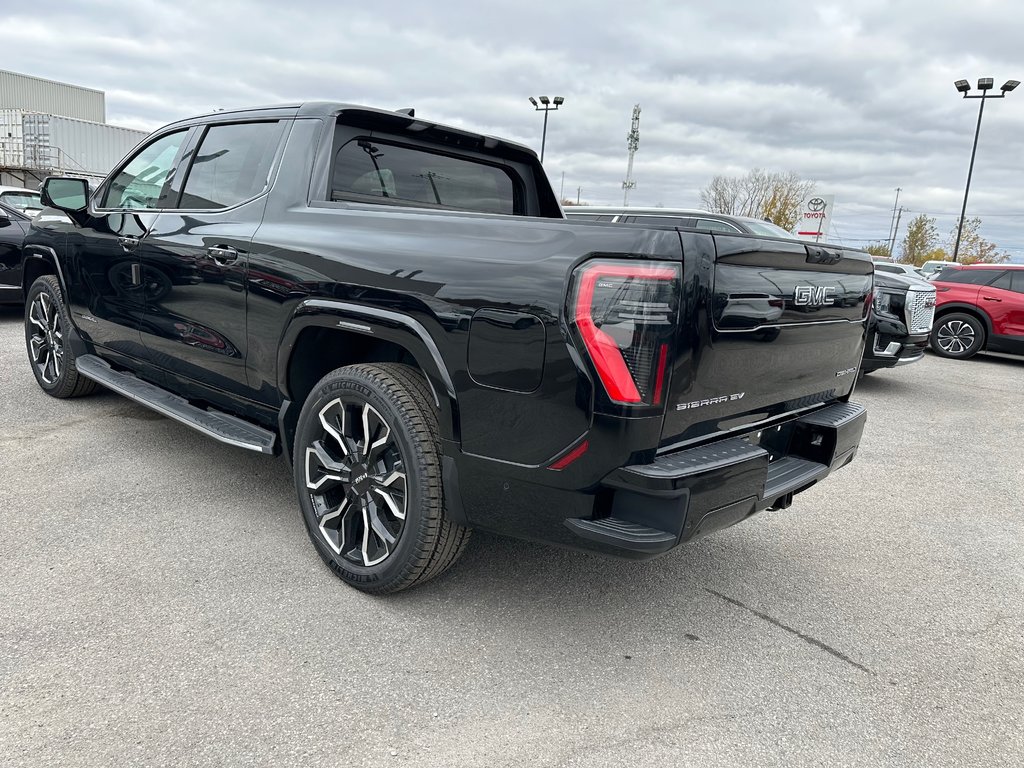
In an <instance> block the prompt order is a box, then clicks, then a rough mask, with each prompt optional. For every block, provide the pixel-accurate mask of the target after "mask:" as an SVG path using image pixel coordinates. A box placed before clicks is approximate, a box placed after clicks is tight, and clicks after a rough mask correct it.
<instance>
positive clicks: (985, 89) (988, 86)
mask: <svg viewBox="0 0 1024 768" xmlns="http://www.w3.org/2000/svg"><path fill="white" fill-rule="evenodd" d="M994 85H995V80H994V79H993V78H991V77H979V78H978V90H979V91H981V93H970V90H971V84H970V83H969V82H967V81H966V80H957V81H956V82H954V83H953V86H954V87H955V88H956V89H957V91H958V92H959V93H962V94H963V95H964V98H965V99H981V104H980V106H979V107H978V125H977V126H976V127H975V129H974V146H973V147H971V164H970V165H969V166H968V167H967V185H966V186H965V187H964V204H963V207H962V208H961V209H960V221H959V223H958V224H957V227H956V243H955V244H954V245H953V261H959V256H960V238H961V236H962V235H963V232H964V217H965V216H966V215H967V196H968V195H970V193H971V175H972V174H973V173H974V158H975V155H977V154H978V136H979V135H980V133H981V117H982V115H984V114H985V102H986V101H987V100H988V99H1003V98H1006V94H1008V93H1009V92H1010V91H1012V90H1013V89H1014V88H1016V87H1017V86H1018V85H1020V81H1019V80H1007V81H1006V82H1005V83H1003V87H1002V88H1000V89H999V90H1000V91H1001V93H998V94H995V93H989V91H991V90H992V88H993V86H994Z"/></svg>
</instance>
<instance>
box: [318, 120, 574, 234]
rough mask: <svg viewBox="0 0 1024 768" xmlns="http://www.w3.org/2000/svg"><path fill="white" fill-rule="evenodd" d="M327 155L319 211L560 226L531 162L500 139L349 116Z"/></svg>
mask: <svg viewBox="0 0 1024 768" xmlns="http://www.w3.org/2000/svg"><path fill="white" fill-rule="evenodd" d="M329 150H330V156H329V157H328V158H325V160H326V161H327V162H326V164H325V166H323V167H324V173H325V174H326V179H325V180H324V182H321V183H323V184H324V186H323V187H320V189H321V190H322V192H314V195H313V200H314V202H315V201H318V200H321V201H323V203H320V204H326V205H328V206H334V205H338V206H346V207H347V206H351V205H352V204H360V203H362V204H372V205H388V206H396V207H406V208H429V209H443V210H451V211H467V212H473V213H486V214H498V215H504V216H541V217H545V218H553V219H562V218H563V214H562V208H561V206H560V205H559V203H558V199H557V198H556V197H555V195H554V192H553V190H552V188H551V184H550V182H549V181H548V179H547V176H546V175H545V173H544V169H543V168H542V167H541V165H540V162H539V161H538V160H537V157H536V155H535V154H534V153H533V152H531V151H529V150H526V149H525V148H523V147H520V146H518V145H515V144H512V143H509V142H505V141H503V140H501V139H494V138H490V137H486V136H481V135H479V134H473V133H468V132H465V131H462V130H460V129H457V128H450V127H446V126H441V125H436V124H433V123H429V122H425V121H420V120H417V119H416V118H414V117H412V116H409V117H406V116H404V115H393V114H388V113H380V112H375V111H369V110H361V109H346V110H344V111H342V112H341V113H340V114H339V115H338V116H337V118H336V121H335V125H334V133H333V142H332V143H331V145H330V147H329Z"/></svg>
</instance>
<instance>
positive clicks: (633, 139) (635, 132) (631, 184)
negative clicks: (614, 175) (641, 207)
mask: <svg viewBox="0 0 1024 768" xmlns="http://www.w3.org/2000/svg"><path fill="white" fill-rule="evenodd" d="M626 147H627V148H628V149H629V166H628V167H627V168H626V180H625V181H624V182H622V188H623V189H624V190H625V193H624V194H623V195H622V205H623V206H629V190H631V189H633V188H635V187H636V182H635V181H633V155H635V154H636V151H637V149H638V148H639V147H640V105H639V104H634V105H633V124H632V126H631V127H630V131H629V136H627V137H626Z"/></svg>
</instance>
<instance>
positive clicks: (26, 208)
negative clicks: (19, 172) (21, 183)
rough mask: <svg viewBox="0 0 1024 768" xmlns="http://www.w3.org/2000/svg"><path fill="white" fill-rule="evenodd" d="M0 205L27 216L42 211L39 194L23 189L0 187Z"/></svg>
mask: <svg viewBox="0 0 1024 768" xmlns="http://www.w3.org/2000/svg"><path fill="white" fill-rule="evenodd" d="M0 203H3V204H4V205H6V206H8V207H10V208H14V209H15V210H17V211H20V212H21V213H24V214H25V215H27V216H31V215H32V214H35V213H39V211H41V210H42V209H43V203H42V201H41V200H40V199H39V193H38V192H34V191H32V190H31V189H25V188H24V187H0Z"/></svg>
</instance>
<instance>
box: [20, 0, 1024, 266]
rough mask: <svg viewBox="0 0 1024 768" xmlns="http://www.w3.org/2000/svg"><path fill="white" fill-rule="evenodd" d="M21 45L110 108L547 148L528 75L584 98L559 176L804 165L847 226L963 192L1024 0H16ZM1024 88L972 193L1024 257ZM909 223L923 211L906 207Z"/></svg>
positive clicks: (664, 181)
mask: <svg viewBox="0 0 1024 768" xmlns="http://www.w3.org/2000/svg"><path fill="white" fill-rule="evenodd" d="M0 50H3V52H4V55H3V58H2V63H0V67H2V68H5V69H11V70H14V71H19V72H23V73H26V74H31V75H36V76H39V77H46V78H52V79H55V80H63V81H67V82H72V83H76V84H79V85H84V86H88V87H91V88H98V89H101V90H103V91H106V94H107V121H108V122H110V123H115V124H119V125H125V126H130V127H136V128H145V129H152V128H155V127H158V126H159V125H161V124H163V123H166V122H170V121H171V120H174V119H177V118H180V117H186V116H189V115H192V114H197V113H201V112H207V111H210V110H211V109H214V108H228V107H236V106H245V105H253V104H266V103H277V102H285V101H296V100H308V99H327V100H337V101H348V102H355V103H361V104H368V105H371V106H376V107H384V108H400V107H408V106H413V107H415V108H416V111H417V115H418V116H420V117H424V118H427V119H430V120H436V121H438V122H445V123H451V124H456V125H461V126H465V127H467V128H469V129H472V130H476V131H481V132H484V133H491V134H495V135H498V136H502V137H506V138H511V139H514V140H517V141H520V142H523V143H526V144H529V145H530V146H533V147H535V148H537V149H538V150H539V149H540V142H541V127H542V123H543V115H542V114H541V113H539V112H534V111H533V108H532V106H531V105H530V103H529V102H528V101H527V97H529V96H531V95H533V96H539V95H542V94H543V95H549V96H555V95H559V96H564V97H565V104H564V106H563V107H562V109H561V110H560V111H558V112H553V113H551V115H550V120H549V124H548V133H547V150H546V157H545V167H546V168H547V171H548V174H549V176H550V177H551V180H552V183H553V184H554V186H555V189H556V191H559V190H560V189H561V188H562V183H563V182H562V174H563V173H564V174H565V176H564V179H565V180H564V195H565V196H566V197H571V198H573V199H575V198H576V196H577V191H578V188H582V189H581V191H580V196H581V198H582V200H584V201H588V202H591V203H594V204H600V203H603V204H619V203H621V201H622V181H623V179H624V178H625V175H626V163H627V150H626V134H627V133H628V131H629V124H630V118H631V112H632V108H633V105H634V104H637V103H639V104H640V106H641V108H642V110H643V111H642V116H641V120H640V149H639V152H638V153H637V155H636V161H635V168H634V177H635V180H636V182H637V187H636V189H635V190H634V191H633V192H632V193H631V196H630V203H631V204H633V205H664V206H667V207H695V206H698V205H699V190H700V188H701V187H702V186H704V185H705V184H706V183H707V182H708V181H709V180H710V179H711V177H712V176H714V175H715V174H730V175H733V174H734V175H740V174H743V173H745V172H746V171H748V170H749V169H751V168H754V167H760V168H764V169H766V170H772V171H775V170H778V171H795V172H796V173H798V174H800V175H801V176H803V177H805V178H808V179H812V180H813V181H815V182H816V185H817V186H816V191H817V192H819V193H833V194H835V195H836V209H835V214H836V218H835V221H834V226H833V230H832V237H831V238H830V239H832V240H838V241H841V242H845V243H847V244H850V245H865V244H867V243H868V242H869V241H872V240H881V239H884V238H885V237H886V236H887V234H888V231H889V226H890V219H891V214H892V207H893V199H894V195H895V188H896V187H902V190H903V191H902V193H901V195H900V204H902V205H905V206H906V207H907V208H909V212H906V211H905V212H904V214H903V225H905V224H906V222H907V221H908V220H909V218H911V217H913V216H914V215H915V214H917V213H922V212H924V213H929V214H931V215H934V216H935V217H936V218H937V219H938V225H939V229H940V231H941V232H942V233H943V236H945V234H946V233H947V232H948V231H949V230H950V228H951V227H952V226H953V223H954V220H955V218H956V216H957V215H958V214H959V211H960V206H961V204H962V200H963V190H964V182H965V180H966V176H967V166H968V162H969V160H970V151H971V142H972V139H973V132H974V127H975V122H976V120H977V106H978V104H979V102H978V101H964V100H962V99H961V98H960V96H959V94H958V93H957V92H956V91H955V89H954V88H953V81H954V80H957V79H960V78H966V79H968V80H971V81H972V82H974V81H976V80H977V78H978V77H993V78H995V80H996V86H997V87H998V86H999V85H1001V84H1002V83H1003V82H1004V81H1005V80H1007V79H1011V78H1012V79H1019V80H1024V56H1022V55H1021V52H1022V50H1024V15H1022V13H1021V9H1020V6H1019V4H1018V3H1011V2H1008V1H991V2H986V0H974V2H971V3H964V2H958V3H948V2H943V0H932V1H931V2H900V1H899V0H888V1H886V2H876V1H874V0H871V1H868V2H857V1H856V0H846V1H845V2H842V3H831V2H814V3H809V2H788V1H787V0H775V1H774V2H771V3H768V2H763V0H742V1H737V2H719V3H714V4H709V3H699V4H698V3H688V2H683V1H682V0H677V1H676V2H645V1H644V0H634V2H620V3H615V4H612V3H608V2H603V3H602V2H557V1H556V0H546V1H545V2H536V1H535V0H518V2H514V3H512V2H487V0H476V2H461V0H454V1H452V2H449V1H447V0H433V2H407V1H403V0H395V1H394V2H377V3H373V4H369V3H346V2H333V3H324V2H319V3H316V2H302V0H291V2H290V3H281V2H273V3H269V2H268V3H262V2H226V1H224V0H218V2H216V3H213V2H188V1H187V0H176V1H175V2H152V1H150V2H147V1H146V0H134V1H133V2H89V3H60V4H52V5H50V4H38V3H37V4H32V3H16V4H15V3H5V4H4V8H3V10H0ZM1022 150H1024V87H1022V88H1021V89H1020V90H1019V91H1018V92H1015V93H1012V94H1010V95H1009V96H1008V97H1007V98H1006V99H1005V100H997V101H992V102H988V103H987V104H986V107H985V118H984V123H983V125H982V129H981V141H980V145H979V150H978V159H977V162H976V165H975V169H974V178H973V181H972V189H971V199H970V202H969V204H968V215H969V216H971V215H979V216H981V217H982V219H983V226H982V234H983V235H985V236H986V237H987V238H988V239H990V240H992V241H994V242H996V243H997V244H998V245H999V246H1000V247H1002V248H1004V249H1006V250H1009V251H1011V252H1012V253H1013V254H1014V255H1015V256H1016V258H1017V259H1018V260H1024V205H1022V204H1021V197H1022V196H1021V191H1022V184H1024V181H1022V180H1024V151H1022ZM901 232H902V228H901Z"/></svg>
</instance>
